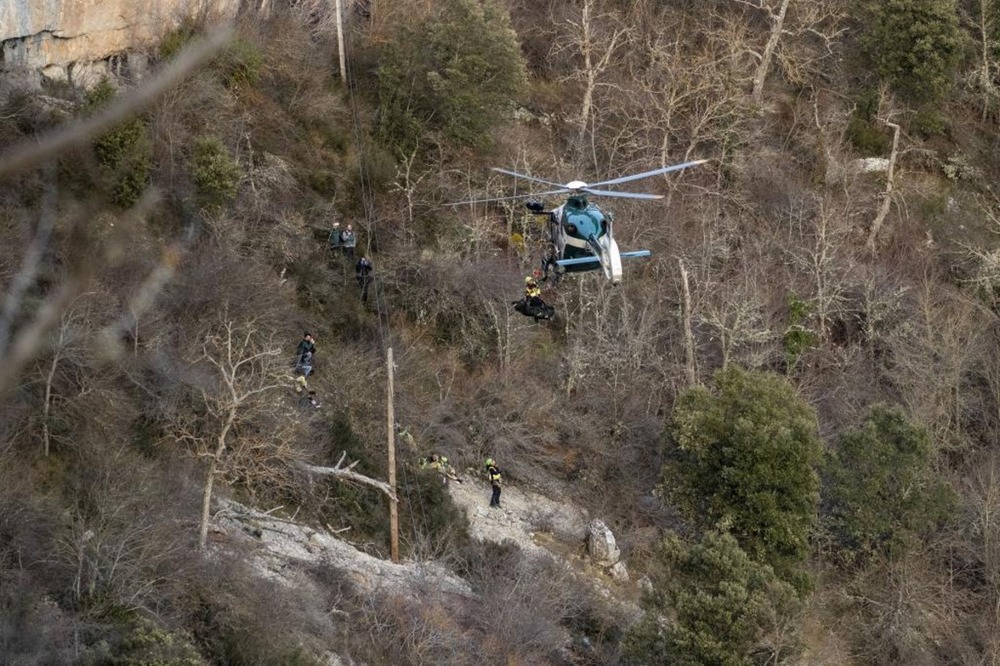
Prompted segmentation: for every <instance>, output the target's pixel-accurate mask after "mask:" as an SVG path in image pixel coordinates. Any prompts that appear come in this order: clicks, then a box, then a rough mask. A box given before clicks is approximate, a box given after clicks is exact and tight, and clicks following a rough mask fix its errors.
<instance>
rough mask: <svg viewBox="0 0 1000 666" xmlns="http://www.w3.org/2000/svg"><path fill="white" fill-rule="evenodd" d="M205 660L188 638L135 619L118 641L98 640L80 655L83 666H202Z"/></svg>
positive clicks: (183, 634)
mask: <svg viewBox="0 0 1000 666" xmlns="http://www.w3.org/2000/svg"><path fill="white" fill-rule="evenodd" d="M205 663H206V662H205V660H204V659H203V658H202V657H201V655H200V654H199V653H198V650H197V649H195V647H194V645H193V644H192V642H191V638H190V636H188V635H186V634H185V633H183V632H170V631H166V630H165V629H161V628H160V627H157V626H156V625H155V624H153V623H152V622H150V621H149V620H143V619H139V620H136V621H135V622H134V623H133V624H132V625H131V626H130V627H129V629H128V631H127V633H126V634H125V635H124V636H122V637H121V638H120V639H119V640H116V641H114V642H113V643H109V642H108V641H102V642H101V643H100V644H98V645H97V646H95V647H93V648H91V649H89V650H88V651H87V652H86V653H84V655H83V657H82V659H81V664H83V665H84V666H91V665H93V666H96V665H97V664H102V665H105V666H202V665H203V664H205Z"/></svg>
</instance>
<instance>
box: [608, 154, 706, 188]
mask: <svg viewBox="0 0 1000 666" xmlns="http://www.w3.org/2000/svg"><path fill="white" fill-rule="evenodd" d="M707 161H708V160H695V161H694V162H684V163H683V164H675V165H673V166H668V167H663V168H662V169H653V170H652V171H644V172H642V173H637V174H635V175H634V176H622V177H621V178H613V179H612V180H602V181H601V182H599V183H590V185H591V186H594V187H596V186H598V185H620V184H622V183H628V182H631V181H633V180H642V179H643V178H650V177H652V176H658V175H660V174H661V173H670V172H671V171H680V170H681V169H687V168H688V167H693V166H698V165H699V164H704V163H705V162H707Z"/></svg>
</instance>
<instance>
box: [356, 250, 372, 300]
mask: <svg viewBox="0 0 1000 666" xmlns="http://www.w3.org/2000/svg"><path fill="white" fill-rule="evenodd" d="M373 268H374V266H372V262H371V261H370V260H369V259H368V257H364V256H363V257H361V258H360V259H358V263H357V265H356V266H355V267H354V274H355V277H356V278H357V280H358V286H359V287H361V301H362V302H364V303H367V302H368V287H369V286H371V283H372V279H373V278H372V269H373Z"/></svg>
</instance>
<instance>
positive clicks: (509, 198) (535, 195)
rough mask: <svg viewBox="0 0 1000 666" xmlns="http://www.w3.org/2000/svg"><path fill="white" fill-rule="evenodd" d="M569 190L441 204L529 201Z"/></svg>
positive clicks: (460, 204) (565, 192) (458, 204)
mask: <svg viewBox="0 0 1000 666" xmlns="http://www.w3.org/2000/svg"><path fill="white" fill-rule="evenodd" d="M568 192H569V190H567V189H566V188H562V189H559V190H550V191H548V192H533V193H531V194H512V195H509V196H506V197H494V198H492V199H467V200H465V201H454V202H452V203H446V204H442V205H444V206H463V205H465V204H477V203H491V202H493V201H510V200H512V199H530V198H532V197H547V196H549V195H552V194H567V193H568Z"/></svg>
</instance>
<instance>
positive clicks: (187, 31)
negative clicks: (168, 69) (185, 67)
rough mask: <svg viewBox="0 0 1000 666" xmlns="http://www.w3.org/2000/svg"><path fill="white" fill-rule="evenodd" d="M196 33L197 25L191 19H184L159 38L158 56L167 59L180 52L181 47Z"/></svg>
mask: <svg viewBox="0 0 1000 666" xmlns="http://www.w3.org/2000/svg"><path fill="white" fill-rule="evenodd" d="M197 34H198V25H197V24H196V23H195V22H194V21H193V20H191V19H185V20H184V21H182V22H181V24H180V25H179V26H177V27H176V28H174V29H173V30H171V31H170V32H168V33H167V34H166V35H164V36H163V39H162V40H160V46H159V49H157V50H158V51H159V54H160V58H162V59H163V60H169V59H170V58H173V57H174V56H175V55H177V54H178V53H180V51H181V49H183V48H184V47H185V46H187V45H188V43H189V42H190V41H191V40H192V39H194V36H195V35H197Z"/></svg>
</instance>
